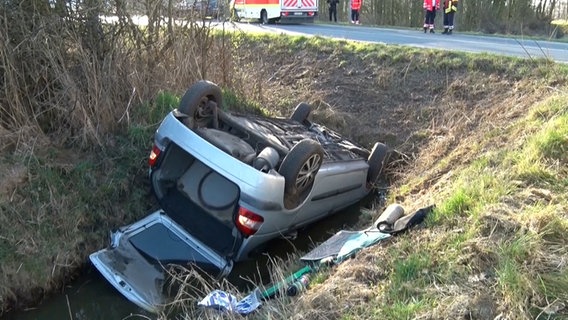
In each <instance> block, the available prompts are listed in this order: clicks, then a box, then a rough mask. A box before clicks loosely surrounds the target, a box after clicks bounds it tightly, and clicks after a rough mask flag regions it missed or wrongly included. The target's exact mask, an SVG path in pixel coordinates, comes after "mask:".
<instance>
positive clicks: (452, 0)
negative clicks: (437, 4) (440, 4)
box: [444, 0, 458, 13]
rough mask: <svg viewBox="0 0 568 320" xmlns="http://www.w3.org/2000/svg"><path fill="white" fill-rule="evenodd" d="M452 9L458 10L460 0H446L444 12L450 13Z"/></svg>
mask: <svg viewBox="0 0 568 320" xmlns="http://www.w3.org/2000/svg"><path fill="white" fill-rule="evenodd" d="M452 11H453V12H456V11H458V0H444V12H445V13H450V12H452Z"/></svg>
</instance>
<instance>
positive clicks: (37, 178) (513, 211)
mask: <svg viewBox="0 0 568 320" xmlns="http://www.w3.org/2000/svg"><path fill="white" fill-rule="evenodd" d="M44 23H45V25H44V26H43V28H40V29H39V31H38V32H39V33H38V34H36V37H35V38H25V37H22V38H20V39H19V40H18V38H17V36H18V35H17V34H14V29H13V28H12V29H11V30H10V32H8V30H2V31H6V32H0V34H2V35H10V36H11V37H12V38H10V41H1V43H2V44H1V46H2V47H0V50H1V52H2V53H3V54H2V59H3V60H2V61H1V62H2V66H3V68H4V70H6V71H5V73H4V77H3V78H2V81H1V82H0V84H1V85H2V89H3V90H2V94H1V96H0V102H1V105H2V116H1V120H2V122H1V125H2V126H1V127H0V131H1V132H2V135H1V140H0V142H1V145H0V148H1V149H2V151H3V152H2V161H3V163H4V164H5V165H4V166H3V167H2V169H1V170H0V177H1V178H2V182H1V184H0V186H1V187H0V197H1V198H0V199H1V201H0V222H1V223H0V260H1V261H2V264H1V267H0V268H1V270H2V272H1V273H0V298H1V299H0V300H1V306H2V307H1V308H0V310H6V309H7V308H10V307H14V306H20V307H21V306H25V305H29V304H30V303H33V302H35V301H37V299H38V298H41V297H42V296H43V294H44V293H48V292H52V291H54V290H57V289H58V288H61V287H62V285H63V284H64V283H65V282H66V281H69V279H71V278H72V276H73V275H74V274H75V273H76V272H77V271H78V270H80V269H81V267H83V266H84V265H85V263H86V261H87V256H88V254H89V253H91V252H93V251H95V250H97V249H99V248H101V247H103V246H104V245H106V237H107V232H108V230H109V229H111V228H113V227H116V226H119V225H123V224H126V223H129V222H132V221H134V220H136V219H138V218H140V217H142V216H143V215H144V214H146V212H147V210H148V209H149V207H150V206H151V205H152V203H151V200H150V198H149V197H148V195H147V186H146V185H145V172H146V164H145V162H146V156H147V154H148V150H149V147H150V145H151V135H152V132H153V130H154V129H155V127H156V124H157V123H158V122H159V120H160V119H161V117H162V116H163V115H164V114H165V113H166V112H167V110H169V109H171V108H173V107H175V106H176V98H175V97H174V95H179V94H181V93H182V92H183V88H184V87H186V86H187V85H189V84H190V83H192V82H193V81H194V80H196V79H199V78H203V77H205V78H208V79H210V80H212V81H215V82H218V83H220V84H221V85H223V86H224V87H226V88H227V90H226V97H227V99H226V100H227V103H226V106H227V107H229V108H231V107H233V106H236V105H237V102H236V98H235V97H237V96H238V97H240V98H239V99H241V100H240V101H244V100H248V101H255V102H256V104H255V105H256V106H261V107H262V108H264V109H265V110H266V111H267V112H270V113H272V114H275V115H280V114H288V113H289V111H290V110H291V109H292V108H293V107H294V106H295V104H296V103H297V102H299V101H302V100H306V101H308V102H310V103H313V104H314V105H315V106H316V110H315V112H314V118H315V119H317V120H318V121H322V122H324V123H327V124H328V125H329V126H330V127H333V128H336V129H338V130H339V131H343V132H345V133H346V134H348V135H350V136H351V137H353V138H355V139H357V140H359V141H360V142H361V143H363V144H366V145H369V144H370V143H371V142H372V141H375V140H381V141H387V142H389V145H390V146H391V147H393V148H394V149H396V150H397V151H398V154H399V155H400V157H399V158H398V160H397V161H396V162H395V163H393V164H392V165H391V167H390V170H389V177H390V179H391V181H392V184H393V186H392V189H391V191H390V199H391V201H399V202H401V203H402V204H403V205H405V206H406V207H407V208H408V209H409V210H410V209H412V208H416V207H418V206H420V205H423V204H429V203H436V204H437V205H438V208H439V209H438V210H437V211H436V214H435V215H434V216H433V217H431V219H430V220H429V223H428V228H425V229H422V230H420V231H416V232H413V233H411V234H408V235H405V236H402V237H400V238H397V239H396V240H395V241H393V242H392V243H391V244H389V245H388V248H387V247H377V248H375V249H373V250H367V251H366V252H364V253H363V254H361V255H360V256H359V257H358V258H357V259H354V260H352V261H349V262H348V263H345V264H343V265H341V266H339V267H338V268H335V269H331V270H328V271H326V272H322V273H321V274H319V275H318V276H317V277H316V278H315V280H314V282H313V283H312V289H311V290H310V291H309V292H307V293H306V294H305V295H303V296H302V297H301V298H299V299H298V300H292V301H287V300H284V301H275V302H274V305H277V308H276V309H274V308H264V309H262V310H261V311H260V313H259V314H257V315H256V316H254V317H257V318H262V319H265V318H266V317H271V318H282V319H285V318H286V319H288V318H294V317H296V318H310V319H313V318H321V319H340V318H343V319H355V318H359V319H366V318H372V317H378V316H380V317H384V318H390V319H401V318H408V317H410V318H412V317H415V316H419V315H427V314H429V315H430V316H431V317H433V318H454V315H457V314H466V313H470V314H474V317H476V318H479V319H483V318H485V316H484V315H485V314H479V315H475V312H480V311H478V310H487V311H486V312H488V313H487V315H489V314H491V315H497V314H499V313H503V315H505V316H508V317H510V318H534V317H536V316H538V315H539V314H540V315H541V316H542V315H546V316H547V315H548V314H549V312H548V311H550V310H552V309H554V307H555V306H560V305H561V303H566V300H567V299H568V297H567V296H566V291H565V290H564V289H563V288H565V287H566V286H567V285H568V283H567V282H568V280H567V279H568V277H567V267H566V262H565V261H566V258H565V257H566V255H567V253H566V242H567V240H566V236H565V234H566V231H567V228H568V226H567V223H566V218H567V217H566V211H567V210H566V209H567V199H566V188H567V187H568V180H567V179H568V178H567V175H568V173H567V171H566V162H567V159H566V155H567V153H568V152H566V148H567V145H568V142H567V141H566V140H567V134H568V133H567V131H568V124H567V122H568V119H567V117H568V115H567V113H568V111H567V105H568V101H567V100H568V98H567V92H566V90H567V88H566V77H567V70H566V67H565V66H556V65H554V64H551V63H549V62H546V61H534V62H531V61H521V60H517V59H509V58H497V57H491V56H484V55H482V56H474V55H465V54H455V53H448V52H435V51H420V50H417V49H411V48H400V47H386V46H380V45H360V44H357V45H354V44H348V43H345V42H335V41H328V40H323V39H319V38H313V39H306V38H298V37H295V38H285V37H268V36H251V37H247V36H243V35H237V36H235V37H234V38H231V39H229V38H227V37H222V38H218V39H219V41H211V39H212V37H210V36H209V35H205V36H203V32H204V31H203V29H201V28H198V27H196V26H194V27H193V28H188V29H185V30H177V29H176V32H179V33H178V34H176V37H178V38H176V39H179V40H178V41H176V42H174V43H171V42H167V39H166V38H164V39H161V40H163V42H161V41H160V39H158V40H156V42H155V43H154V44H155V45H156V47H158V48H161V49H162V50H156V47H152V48H146V47H144V48H136V49H139V50H132V49H133V47H136V46H137V45H140V44H138V43H136V42H135V41H133V42H129V41H127V40H128V39H129V38H127V37H126V36H125V38H120V37H118V38H112V39H111V40H109V42H104V44H105V45H108V47H105V48H86V47H85V46H84V40H85V39H84V38H80V37H79V35H78V34H73V33H71V32H70V33H65V34H63V36H61V33H60V36H59V37H60V38H57V37H55V38H54V37H53V34H57V33H52V32H50V30H51V29H50V28H56V27H59V26H58V25H50V24H49V23H50V22H48V21H45V22H44ZM2 26H3V27H2V28H4V24H2ZM22 28H24V27H22ZM22 30H23V29H22ZM23 31H25V30H23ZM23 31H22V33H21V34H25V33H24V32H23ZM200 32H201V33H200ZM45 38H47V39H50V40H51V41H41V40H40V39H45ZM6 39H7V38H5V39H3V40H6ZM57 41H59V42H57ZM70 48H71V49H72V50H70ZM204 48H206V49H207V50H203V49H204ZM140 49H144V50H140ZM99 50H103V51H102V53H104V54H103V55H100V53H101V52H99ZM192 53H193V54H192ZM237 53H238V54H237ZM252 70H256V71H258V72H252ZM369 70H371V71H370V72H369ZM429 77H435V79H440V81H439V82H438V81H430V82H427V81H425V79H427V78H429ZM164 91H165V92H166V93H164ZM167 92H172V93H174V95H172V94H169V93H167ZM544 97H546V98H544ZM382 99H384V101H383V100H382ZM539 100H542V101H541V102H539V103H537V101H539ZM379 101H380V102H381V103H380V106H379V105H378V104H377V102H379ZM479 101H482V102H483V103H487V104H486V105H481V104H477V103H476V102H479ZM267 106H270V107H267ZM382 119H388V122H384V121H382ZM379 126H380V127H379ZM376 214H377V215H378V213H376ZM546 308H548V309H546ZM557 309H558V308H557ZM541 311H542V313H541ZM544 311H546V312H544ZM553 311H554V310H553ZM565 312H566V310H565V309H560V310H556V313H562V314H564V315H565ZM211 317H215V316H214V315H211ZM456 317H457V316H456Z"/></svg>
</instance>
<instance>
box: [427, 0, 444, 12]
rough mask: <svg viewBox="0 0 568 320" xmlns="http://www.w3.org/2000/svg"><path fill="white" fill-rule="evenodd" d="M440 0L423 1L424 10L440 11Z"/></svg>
mask: <svg viewBox="0 0 568 320" xmlns="http://www.w3.org/2000/svg"><path fill="white" fill-rule="evenodd" d="M440 1H441V0H424V9H426V10H428V11H434V10H438V9H440Z"/></svg>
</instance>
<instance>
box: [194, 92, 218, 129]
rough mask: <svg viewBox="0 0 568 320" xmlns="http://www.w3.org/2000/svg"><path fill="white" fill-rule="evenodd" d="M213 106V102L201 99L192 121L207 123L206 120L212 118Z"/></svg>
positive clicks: (204, 98)
mask: <svg viewBox="0 0 568 320" xmlns="http://www.w3.org/2000/svg"><path fill="white" fill-rule="evenodd" d="M215 106H216V103H215V101H212V100H209V99H208V98H206V97H203V98H202V99H201V101H200V103H199V107H197V109H196V110H195V113H194V114H193V119H194V120H195V122H197V123H203V122H207V120H209V119H210V118H211V117H212V116H213V114H214V112H213V109H214V108H215Z"/></svg>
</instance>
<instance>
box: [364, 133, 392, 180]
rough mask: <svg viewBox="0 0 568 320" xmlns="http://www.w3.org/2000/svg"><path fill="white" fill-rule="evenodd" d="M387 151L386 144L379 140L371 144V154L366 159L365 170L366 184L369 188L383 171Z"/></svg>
mask: <svg viewBox="0 0 568 320" xmlns="http://www.w3.org/2000/svg"><path fill="white" fill-rule="evenodd" d="M387 152H388V148H387V146H386V145H384V144H382V143H380V142H377V143H375V145H374V146H373V149H372V150H371V154H370V155H369V158H368V159H367V164H368V165H369V171H367V186H368V187H369V188H372V187H373V186H374V185H375V183H376V182H377V179H378V178H379V176H380V175H381V173H382V172H383V168H384V166H385V164H386V159H387Z"/></svg>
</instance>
